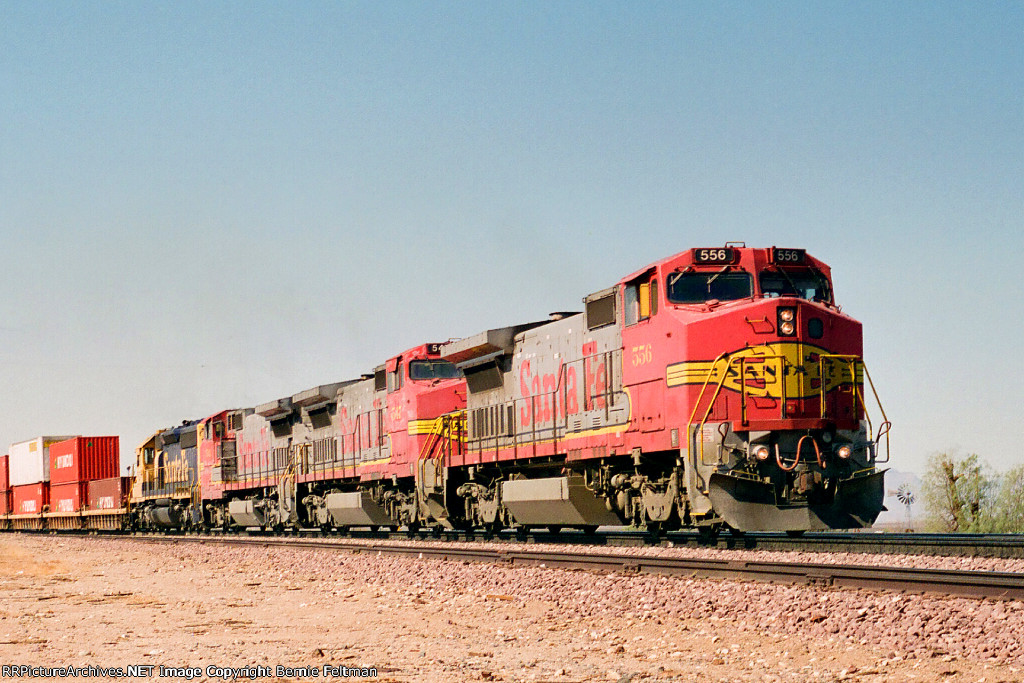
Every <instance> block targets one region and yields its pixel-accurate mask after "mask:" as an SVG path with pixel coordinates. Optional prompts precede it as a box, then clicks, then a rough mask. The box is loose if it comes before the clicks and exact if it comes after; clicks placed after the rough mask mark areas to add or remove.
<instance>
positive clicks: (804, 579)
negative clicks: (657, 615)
mask: <svg viewBox="0 0 1024 683" xmlns="http://www.w3.org/2000/svg"><path fill="white" fill-rule="evenodd" d="M131 538H136V539H138V540H140V541H143V542H152V543H182V542H187V543H211V544H224V545H237V546H253V545H255V546H262V547H271V546H277V547H287V548H311V549H317V550H335V551H344V552H349V553H354V554H360V553H365V554H380V555H400V556H405V557H412V558H417V559H424V558H431V559H441V560H450V561H458V562H489V563H495V564H502V565H505V566H535V567H537V566H539V567H550V568H563V569H584V570H596V571H602V572H626V573H644V574H661V575H670V576H683V577H694V578H705V579H726V580H742V581H763V582H771V583H784V584H803V585H812V586H820V587H836V588H860V589H866V590H872V591H898V592H908V593H930V594H936V595H944V596H956V597H971V598H990V599H998V600H1024V574H1018V573H1007V572H987V571H953V570H936V569H908V568H897V567H878V566H866V565H835V564H822V563H789V562H760V561H744V560H721V559H693V558H675V557H656V556H645V555H638V554H611V553H607V552H598V551H593V550H585V549H583V548H581V550H580V551H579V552H572V553H569V552H545V551H533V550H529V551H522V550H508V549H502V548H494V547H480V548H458V547H451V548H446V547H437V546H436V545H432V546H426V545H418V544H415V543H408V544H393V543H377V544H374V543H370V544H366V543H352V542H345V541H335V540H323V539H320V540H313V539H302V538H268V537H263V538H261V537H237V536H232V537H212V536H135V537H131Z"/></svg>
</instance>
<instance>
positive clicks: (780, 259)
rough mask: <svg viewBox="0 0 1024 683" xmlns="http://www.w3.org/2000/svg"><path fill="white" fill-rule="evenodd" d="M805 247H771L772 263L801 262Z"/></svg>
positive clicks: (805, 251)
mask: <svg viewBox="0 0 1024 683" xmlns="http://www.w3.org/2000/svg"><path fill="white" fill-rule="evenodd" d="M806 254H807V250H806V249H779V248H778V247H772V263H803V262H804V256H805V255H806Z"/></svg>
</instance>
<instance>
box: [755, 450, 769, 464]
mask: <svg viewBox="0 0 1024 683" xmlns="http://www.w3.org/2000/svg"><path fill="white" fill-rule="evenodd" d="M769 455H771V452H770V451H769V450H768V447H767V446H758V447H756V448H755V449H754V457H755V458H757V459H758V460H760V461H761V462H764V461H765V460H767V459H768V456H769Z"/></svg>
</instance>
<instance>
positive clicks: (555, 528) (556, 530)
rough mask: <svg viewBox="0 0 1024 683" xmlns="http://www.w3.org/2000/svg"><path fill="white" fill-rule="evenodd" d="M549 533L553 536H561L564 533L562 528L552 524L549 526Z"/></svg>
mask: <svg viewBox="0 0 1024 683" xmlns="http://www.w3.org/2000/svg"><path fill="white" fill-rule="evenodd" d="M548 531H549V532H550V533H552V534H559V533H561V532H562V527H561V526H559V525H558V524H550V525H548Z"/></svg>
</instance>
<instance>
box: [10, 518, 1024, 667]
mask: <svg viewBox="0 0 1024 683" xmlns="http://www.w3.org/2000/svg"><path fill="white" fill-rule="evenodd" d="M750 605H753V606H754V607H750ZM858 605H861V607H859V608H858V607H857V606H858ZM678 606H685V607H686V609H677V607H678ZM1022 611H1024V608H1022V606H1021V605H1020V604H1019V603H1008V604H1007V605H1004V604H1001V603H991V602H973V603H972V602H965V601H962V600H957V601H943V600H937V599H931V598H920V597H916V598H914V597H909V596H898V595H897V596H893V595H891V594H874V593H862V592H856V591H824V592H823V591H818V590H815V589H811V588H803V587H789V586H769V585H763V584H741V583H730V582H715V581H695V580H686V579H672V578H665V577H644V576H639V577H638V576H623V575H601V574H592V573H588V572H567V571H561V570H549V569H540V568H515V569H513V568H504V567H496V566H491V565H471V564H460V563H454V562H441V561H433V560H414V559H401V558H393V557H384V556H367V555H362V554H360V555H352V554H348V553H343V552H341V553H339V552H326V551H319V550H302V549H295V550H292V549H273V548H264V549H237V548H235V549H232V548H223V547H219V546H215V545H195V544H189V543H180V544H176V545H170V546H169V545H162V544H161V545H147V544H142V543H138V542H135V541H132V540H113V541H112V540H99V539H94V538H74V537H72V538H69V537H54V536H46V535H21V534H4V535H2V536H0V666H7V665H18V666H26V665H28V666H36V667H67V666H77V667H94V668H93V670H91V671H86V672H85V673H94V674H95V673H107V674H109V673H110V672H109V671H105V672H98V671H97V670H96V669H98V668H100V667H103V668H108V667H109V668H117V667H121V668H123V669H126V668H127V667H128V666H140V665H150V666H154V667H160V666H164V667H179V668H184V667H195V668H196V669H197V670H195V671H190V672H187V671H169V670H164V672H163V674H164V675H163V676H161V671H160V669H159V668H154V669H153V670H152V672H151V675H150V677H151V678H153V679H157V680H161V681H172V680H189V678H190V677H191V680H195V681H215V680H230V678H226V677H228V676H230V673H231V672H230V671H229V669H232V668H234V669H237V668H240V667H257V666H260V667H267V668H266V669H264V670H259V671H250V672H244V671H243V672H240V673H242V674H243V675H242V677H240V678H238V679H237V680H252V678H253V676H251V675H249V676H247V675H246V673H251V674H260V675H259V677H258V678H257V680H288V681H307V680H338V681H341V680H345V681H350V680H360V679H359V678H357V677H356V676H357V675H358V674H359V673H364V672H363V671H362V670H363V669H375V670H376V674H377V676H376V678H372V679H369V680H375V681H428V682H429V681H438V682H449V681H450V682H461V681H531V682H534V683H541V682H559V683H570V682H582V681H611V682H612V683H626V682H628V681H631V682H632V683H643V682H649V681H677V680H678V681H743V682H747V681H756V682H759V683H769V682H779V683H783V682H786V683H788V682H790V681H796V682H801V681H878V682H881V681H985V682H986V683H993V682H996V681H1006V682H1009V681H1020V680H1022V678H1024V674H1022V670H1024V666H1022V665H1024V661H1022V660H1021V658H1020V654H1019V652H1020V651H1019V650H1016V649H1015V648H1014V646H1012V645H1008V644H1007V643H1010V642H1011V641H1016V640H1018V639H1019V637H1020V632H1019V631H1018V630H1017V623H1018V622H1017V619H1018V617H1020V615H1021V612H1022ZM946 612H949V613H953V614H954V615H955V617H956V619H960V618H961V617H960V616H957V615H960V614H961V613H962V614H964V615H966V616H964V617H963V621H962V622H960V621H954V622H952V623H962V624H963V632H962V633H954V634H950V633H947V632H942V633H938V632H936V633H934V634H933V635H934V638H932V639H931V640H928V639H922V637H923V636H925V635H928V634H930V633H931V632H930V631H929V624H930V623H933V622H932V620H929V619H928V618H927V617H928V615H929V614H939V613H946ZM840 613H841V616H842V618H843V619H847V618H848V619H849V622H844V621H841V620H839V616H836V615H840ZM890 613H892V614H890ZM893 614H898V615H906V617H907V618H906V620H905V622H904V621H900V620H899V619H895V618H894V617H893ZM693 615H700V616H693ZM801 615H803V616H801ZM972 615H974V616H973V617H972ZM834 617H835V618H834ZM974 617H976V619H975V618H974ZM874 622H878V623H882V622H884V623H885V624H890V623H891V624H894V626H892V628H889V627H888V626H887V629H888V630H886V631H884V632H882V631H878V632H876V631H874V630H872V628H870V626H871V624H872V623H874ZM847 623H849V624H850V626H849V627H847V626H846V625H845V624H847ZM936 623H937V622H936ZM943 623H946V622H943ZM858 624H859V625H860V626H859V627H858ZM903 628H905V629H906V632H907V641H906V642H903V639H902V638H900V637H898V636H893V633H894V632H895V631H898V630H899V629H903ZM915 629H916V631H917V632H916V633H915V632H914V630H915ZM880 634H881V635H880ZM886 634H888V635H886ZM919 636H920V637H919ZM965 641H967V642H969V643H971V645H970V646H967V645H963V644H962V643H963V642H965ZM324 665H330V666H332V667H334V669H333V670H328V671H327V675H326V676H324V675H322V674H323V673H324ZM278 666H281V667H307V669H308V670H307V671H305V672H303V671H292V672H287V671H281V672H280V673H281V675H277V674H278V670H277V667H278ZM207 667H219V668H220V670H217V671H215V673H217V674H218V675H216V676H215V675H210V671H214V670H209V671H208V669H207ZM342 667H347V668H344V669H343V668H342ZM135 671H136V672H138V671H140V670H139V669H136V670H135ZM313 672H316V673H318V674H321V675H319V676H317V677H316V678H314V677H312V675H311V674H312V673H313ZM7 673H8V675H7V677H6V678H5V679H4V680H61V679H59V678H57V677H55V676H54V677H42V678H31V679H30V678H29V677H28V676H25V675H22V674H20V673H17V672H15V673H14V674H13V675H12V674H11V672H10V670H8V671H7ZM42 673H46V672H45V671H44V672H42ZM51 673H52V672H51ZM122 673H124V672H122ZM236 673H239V672H236ZM264 673H266V674H268V675H266V676H263V675H262V674H264ZM369 673H372V672H369ZM143 678H145V677H144V676H143ZM74 680H131V678H130V677H128V676H124V677H121V678H116V677H111V676H103V675H94V676H85V677H83V676H79V677H78V678H76V679H74ZM363 680H366V679H363Z"/></svg>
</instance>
